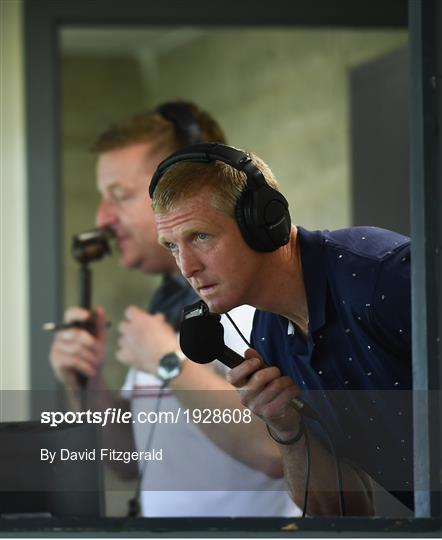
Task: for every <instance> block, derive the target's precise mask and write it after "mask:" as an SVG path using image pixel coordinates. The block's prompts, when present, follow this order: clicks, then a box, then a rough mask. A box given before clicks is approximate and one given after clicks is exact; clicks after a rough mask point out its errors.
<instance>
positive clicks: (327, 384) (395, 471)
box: [252, 227, 413, 507]
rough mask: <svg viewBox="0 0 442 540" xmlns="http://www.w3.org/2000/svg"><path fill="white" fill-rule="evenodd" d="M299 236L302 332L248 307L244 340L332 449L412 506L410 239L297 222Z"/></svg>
mask: <svg viewBox="0 0 442 540" xmlns="http://www.w3.org/2000/svg"><path fill="white" fill-rule="evenodd" d="M298 240H299V245H300V254H301V261H302V270H303V275H304V283H305V289H306V294H307V303H308V312H309V328H308V336H307V338H305V337H304V336H303V335H302V334H301V332H299V331H298V329H297V328H296V327H294V325H292V323H291V322H290V321H288V320H287V319H286V318H285V317H282V316H280V315H276V314H274V313H267V312H262V311H257V312H256V314H255V319H254V323H253V331H252V344H253V346H254V347H255V348H256V349H257V350H258V352H259V353H260V354H261V355H262V356H263V358H264V359H265V361H266V362H267V363H268V364H269V365H274V366H277V367H278V368H279V369H280V370H281V372H282V373H283V374H285V375H289V376H290V377H291V378H292V379H293V380H294V381H295V382H296V384H298V385H299V387H300V388H301V389H302V398H303V399H304V400H305V401H306V402H308V403H309V404H311V405H312V406H313V407H314V408H315V410H316V412H317V413H318V414H319V416H320V417H321V419H322V422H321V423H322V424H323V426H326V428H327V429H328V431H329V432H330V433H331V435H332V437H333V440H334V442H335V446H336V448H337V451H338V453H339V455H340V456H341V458H342V459H345V460H347V461H348V462H350V463H353V464H355V465H356V466H357V467H359V468H361V469H362V470H364V471H365V472H367V473H368V474H369V475H370V476H371V477H372V478H373V479H375V480H376V481H377V482H378V483H380V484H381V485H383V486H384V487H385V489H387V490H388V491H390V492H392V493H393V494H394V495H395V496H397V497H398V498H399V499H400V500H401V501H402V502H404V503H405V504H407V506H409V507H412V505H413V493H412V489H413V469H412V460H413V453H412V452H413V447H412V439H413V437H412V408H411V327H410V326H411V312H410V241H409V239H408V238H407V237H404V236H402V235H400V234H397V233H394V232H391V231H387V230H384V229H379V228H375V227H354V228H350V229H342V230H338V231H332V232H329V231H324V232H320V231H315V232H310V231H307V230H305V229H303V228H302V227H298ZM308 423H309V428H310V429H311V430H313V431H314V432H315V434H316V435H317V436H318V437H319V438H321V439H323V440H324V441H326V439H325V438H324V427H323V426H319V425H318V423H317V422H314V421H311V422H310V421H309V422H308ZM325 489H327V488H325Z"/></svg>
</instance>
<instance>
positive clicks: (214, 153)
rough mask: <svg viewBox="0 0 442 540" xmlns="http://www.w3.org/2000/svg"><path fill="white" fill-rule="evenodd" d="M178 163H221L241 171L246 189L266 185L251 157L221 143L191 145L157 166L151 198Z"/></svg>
mask: <svg viewBox="0 0 442 540" xmlns="http://www.w3.org/2000/svg"><path fill="white" fill-rule="evenodd" d="M180 161H190V162H195V163H211V162H212V161H222V162H223V163H227V165H230V166H231V167H233V168H234V169H237V170H238V171H243V172H244V173H245V174H246V177H247V187H248V188H249V189H252V188H253V187H256V186H258V185H263V184H266V181H265V180H264V177H263V175H262V173H261V171H260V170H259V169H257V168H256V166H255V165H254V164H253V163H252V159H251V157H250V156H249V155H248V154H246V153H245V152H242V151H241V150H238V148H235V147H233V146H227V145H226V144H221V143H201V144H192V145H191V146H186V147H184V148H181V149H180V150H177V151H176V152H174V153H173V154H171V155H170V156H169V157H167V158H166V159H165V160H163V161H162V162H161V163H160V164H159V165H158V168H157V170H156V171H155V174H154V175H153V176H152V180H151V181H150V185H149V195H150V197H151V198H152V197H153V194H154V192H155V189H156V187H157V185H158V182H159V181H160V180H161V177H162V176H163V174H164V173H165V172H166V170H167V169H168V168H169V167H172V165H175V163H178V162H180Z"/></svg>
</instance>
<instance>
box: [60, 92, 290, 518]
mask: <svg viewBox="0 0 442 540" xmlns="http://www.w3.org/2000/svg"><path fill="white" fill-rule="evenodd" d="M198 140H199V141H201V140H207V141H223V140H224V135H223V133H222V131H221V129H220V127H219V126H218V124H217V123H216V122H215V120H214V119H213V118H211V117H210V115H208V114H207V113H206V112H204V111H201V110H200V109H199V108H198V107H196V106H195V105H193V104H191V103H184V102H172V103H167V104H164V105H162V106H161V107H159V108H157V109H156V110H154V111H149V112H147V113H143V114H140V115H136V116H134V117H131V118H129V119H127V120H124V121H122V122H120V123H119V124H116V125H114V126H112V127H110V128H109V129H108V130H106V131H105V132H103V133H102V134H101V135H100V136H99V137H98V138H97V140H96V142H95V145H94V147H93V150H94V151H95V152H97V153H98V162H97V185H98V189H99V191H100V194H101V202H100V205H99V207H98V209H97V214H96V223H97V226H98V227H106V228H109V229H111V230H112V231H113V233H114V235H115V237H116V242H117V247H118V251H119V256H120V264H121V265H122V266H123V267H124V268H127V269H137V270H139V271H141V272H143V273H146V274H162V275H163V283H162V285H161V286H160V288H159V289H158V290H157V291H156V293H155V295H154V297H153V299H152V301H151V304H150V306H149V311H150V312H151V313H146V312H144V311H143V310H141V309H139V308H138V307H135V306H129V307H128V308H127V309H126V311H125V314H124V320H123V321H122V322H121V324H120V325H119V331H120V341H119V350H118V352H117V358H118V359H119V360H120V361H121V362H122V363H124V364H125V365H127V366H128V367H129V368H130V369H129V372H128V375H127V378H126V381H125V384H124V388H123V396H119V395H115V394H114V393H111V392H110V391H108V390H107V388H106V387H105V383H104V381H103V379H102V377H101V367H102V364H103V361H104V358H105V348H106V341H107V339H106V327H105V326H106V325H105V313H104V310H103V308H101V307H99V308H96V310H95V319H96V323H97V334H96V335H95V336H94V335H91V334H89V333H88V332H86V331H85V330H83V329H80V328H69V329H66V330H62V331H59V332H57V334H56V337H55V339H54V342H53V344H52V348H51V354H50V359H51V364H52V367H53V370H54V373H55V375H56V376H57V378H58V379H59V381H60V382H62V383H63V384H64V385H65V387H66V389H67V390H68V391H69V392H70V393H71V394H75V392H76V390H77V389H78V377H77V374H78V373H80V374H82V375H83V376H85V377H87V378H88V379H89V384H88V389H89V390H90V392H89V393H90V394H92V396H99V403H96V404H95V405H96V406H97V407H101V408H102V409H105V408H107V407H120V408H122V409H125V408H126V409H127V408H130V407H131V408H132V412H133V415H134V418H137V415H138V413H140V412H141V413H147V412H149V411H152V412H153V413H155V412H158V413H160V412H162V411H164V412H166V413H167V412H172V413H174V414H175V417H176V414H177V413H178V411H179V410H180V411H181V412H182V413H183V414H181V416H180V420H179V422H178V423H177V424H176V425H175V424H174V425H167V424H160V423H158V424H157V425H156V424H155V423H154V424H148V423H146V424H139V423H135V424H134V425H133V426H129V425H128V424H118V425H116V426H114V427H115V430H114V431H113V432H112V436H113V447H114V448H117V449H118V450H131V449H132V446H133V449H135V448H136V449H137V450H138V451H139V452H143V451H151V450H152V449H156V450H158V449H162V450H163V459H162V461H161V462H155V463H143V464H142V465H141V466H140V469H139V473H138V474H139V489H140V490H141V507H142V514H143V515H144V516H157V517H158V516H277V515H281V516H292V515H294V514H296V512H297V509H296V508H295V506H294V505H293V503H292V501H291V500H290V498H289V497H288V495H287V493H286V492H285V488H284V483H283V479H282V468H281V458H280V454H279V451H278V448H277V445H275V444H274V443H273V441H271V439H270V438H269V437H268V435H267V433H266V432H265V429H263V426H262V425H260V424H261V423H260V422H259V421H255V420H253V421H251V422H249V423H244V424H242V425H241V426H240V427H241V429H240V427H239V426H238V425H236V424H234V423H222V424H219V423H216V424H215V423H210V422H208V423H203V422H200V423H195V422H192V419H193V418H194V412H195V411H196V413H199V412H201V411H204V410H208V411H209V415H210V414H211V413H210V411H212V410H213V408H214V407H216V408H219V409H224V408H227V409H230V410H233V409H241V411H243V410H244V408H243V407H242V405H241V403H240V401H239V399H238V396H237V393H236V391H234V389H233V388H232V386H231V385H230V384H228V383H227V382H226V380H225V372H224V371H223V370H222V369H221V368H222V367H223V366H220V367H218V368H215V369H210V368H209V367H206V366H197V365H195V364H193V363H191V362H186V361H185V359H184V358H183V357H182V353H181V352H180V351H179V345H178V339H177V334H176V331H177V329H178V325H179V320H180V316H181V311H182V308H183V306H184V305H186V304H189V303H191V302H194V301H195V300H196V298H197V297H196V295H195V293H194V292H193V291H192V289H191V288H190V287H189V286H188V284H187V282H186V281H185V280H184V279H183V278H182V276H181V275H180V274H179V271H178V269H177V267H176V264H175V261H174V259H173V256H172V255H171V254H170V253H168V251H167V250H165V249H164V248H163V247H161V246H160V245H158V242H157V232H156V228H155V223H154V218H153V212H152V209H151V207H150V203H149V198H148V195H147V187H148V184H149V181H150V178H151V176H152V174H153V172H154V171H155V169H156V167H157V165H158V163H159V162H160V161H161V160H162V159H164V158H165V157H166V156H167V155H169V154H170V153H171V152H173V151H175V150H176V149H178V148H180V147H182V146H184V145H186V144H189V143H191V142H196V141H198ZM247 309H249V310H250V309H251V308H247ZM243 315H244V312H242V313H241V312H237V313H236V314H234V315H233V318H234V319H235V318H236V317H241V318H242V317H243ZM89 316H90V314H89V313H88V312H87V311H85V310H82V309H81V308H79V307H72V308H70V309H68V310H67V312H66V320H67V321H78V320H85V319H87V318H88V317H89ZM246 320H248V321H249V323H248V324H249V329H248V331H250V327H251V315H250V312H248V313H247V315H246ZM229 324H230V323H227V325H226V334H228V335H230V336H232V330H233V327H232V326H228V325H229ZM238 339H239V338H236V346H235V345H231V346H232V347H235V348H238ZM242 348H243V349H244V346H243V347H242ZM207 389H210V390H211V392H207ZM156 409H157V410H156ZM185 410H188V411H190V412H189V413H188V416H187V418H186V417H185V416H184V411H185ZM206 416H207V413H206ZM196 418H198V414H196ZM189 419H190V422H189ZM132 427H133V430H134V439H135V444H134V443H133V442H132V435H131V431H132ZM129 471H130V468H129V466H126V467H124V470H123V475H124V474H125V473H128V472H129ZM136 506H137V505H136V504H135V505H132V513H133V514H135V513H136ZM134 510H135V511H134Z"/></svg>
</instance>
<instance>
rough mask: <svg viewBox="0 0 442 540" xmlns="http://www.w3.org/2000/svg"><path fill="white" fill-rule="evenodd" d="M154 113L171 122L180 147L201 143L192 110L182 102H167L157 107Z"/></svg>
mask: <svg viewBox="0 0 442 540" xmlns="http://www.w3.org/2000/svg"><path fill="white" fill-rule="evenodd" d="M155 112H157V113H158V114H160V115H161V116H162V117H163V118H165V119H166V120H169V122H172V124H173V125H174V126H175V130H176V132H177V134H178V137H179V139H180V143H181V145H182V146H187V145H189V144H197V143H201V142H203V137H202V134H201V128H200V125H199V124H198V122H197V121H196V118H195V115H194V114H193V111H192V108H191V107H190V105H188V104H187V103H185V102H184V101H168V102H167V103H163V104H162V105H159V106H158V107H157V108H156V109H155Z"/></svg>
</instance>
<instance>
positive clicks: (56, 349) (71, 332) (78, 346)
mask: <svg viewBox="0 0 442 540" xmlns="http://www.w3.org/2000/svg"><path fill="white" fill-rule="evenodd" d="M89 317H90V312H89V311H87V310H86V309H83V308H80V307H71V308H69V309H67V310H66V312H65V315H64V320H65V322H67V323H69V322H73V321H86V320H87V319H88V318H89ZM94 322H95V325H96V331H97V333H96V335H92V334H90V333H89V332H87V331H86V330H84V329H82V328H68V329H65V330H59V331H58V332H57V333H56V335H55V338H54V341H53V342H52V347H51V351H50V355H49V358H50V364H51V366H52V369H53V371H54V374H55V376H56V377H57V379H58V380H59V381H60V382H61V383H63V384H64V385H65V386H67V387H69V388H74V389H76V388H78V387H79V382H78V374H79V373H80V374H82V375H84V376H85V377H87V378H94V377H96V376H97V374H98V372H99V370H100V368H101V365H102V363H103V360H104V356H105V350H106V317H105V313H104V309H103V308H102V307H101V306H99V307H97V308H96V309H95V310H94Z"/></svg>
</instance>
